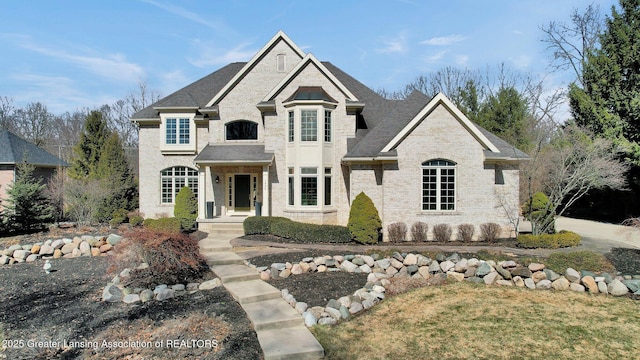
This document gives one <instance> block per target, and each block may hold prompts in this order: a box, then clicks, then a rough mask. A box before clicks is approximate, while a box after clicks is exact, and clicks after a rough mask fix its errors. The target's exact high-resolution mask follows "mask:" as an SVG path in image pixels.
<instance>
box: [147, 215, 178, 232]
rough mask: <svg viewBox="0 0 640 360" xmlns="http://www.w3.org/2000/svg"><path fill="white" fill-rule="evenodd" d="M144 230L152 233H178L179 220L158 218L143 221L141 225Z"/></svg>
mask: <svg viewBox="0 0 640 360" xmlns="http://www.w3.org/2000/svg"><path fill="white" fill-rule="evenodd" d="M142 224H143V225H144V227H145V228H147V229H149V230H152V231H164V232H170V233H178V232H180V219H178V218H174V217H173V218H160V219H145V220H144V222H143V223H142Z"/></svg>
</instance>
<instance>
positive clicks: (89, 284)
mask: <svg viewBox="0 0 640 360" xmlns="http://www.w3.org/2000/svg"><path fill="white" fill-rule="evenodd" d="M52 263H53V268H54V270H55V272H53V273H51V274H49V275H46V274H45V273H44V271H42V264H43V262H42V261H38V262H35V263H30V264H26V263H23V264H16V265H10V266H9V265H5V266H0V293H1V294H2V302H0V324H1V328H0V337H2V336H4V339H5V340H14V341H15V340H17V341H23V342H24V343H23V344H24V345H21V343H18V344H17V346H18V347H19V348H14V349H6V350H5V352H0V356H2V355H6V358H7V359H86V358H89V359H118V358H123V357H125V358H126V357H127V356H133V355H135V356H138V357H139V356H143V357H144V358H145V359H166V358H174V359H192V358H199V359H261V358H262V351H261V349H260V345H259V343H258V340H257V337H256V334H255V332H254V331H252V330H251V325H250V323H249V321H248V319H247V317H246V314H245V313H244V311H243V310H242V308H241V307H240V306H239V305H238V304H237V303H236V302H235V301H234V300H233V298H232V297H231V296H230V295H229V294H228V293H227V291H226V290H225V289H224V288H216V289H214V290H208V291H201V292H197V293H195V294H190V295H189V294H187V295H184V296H182V297H179V298H174V299H169V300H166V301H164V302H155V301H152V302H148V303H145V304H140V305H127V304H124V303H104V302H102V301H101V294H102V289H103V288H104V286H105V285H106V284H107V282H108V281H109V279H110V278H111V277H112V276H113V275H107V274H106V269H107V267H108V265H109V264H108V261H107V258H106V257H80V258H75V259H58V260H52ZM181 323H188V324H190V325H191V328H190V329H180V328H179V327H178V328H177V330H179V331H178V332H173V333H172V332H171V330H172V329H174V328H176V326H178V325H179V324H181ZM218 337H220V338H218ZM175 339H178V340H186V341H190V340H216V341H217V343H218V347H217V348H214V347H213V346H203V347H200V346H198V345H197V344H196V347H195V348H193V347H192V348H186V347H179V348H174V349H168V348H167V345H166V341H168V340H175ZM103 340H106V341H107V342H120V341H140V342H145V341H154V342H155V341H165V343H164V344H165V345H164V346H163V347H162V348H156V347H155V346H154V347H152V348H150V349H143V350H141V349H132V348H130V347H129V348H127V347H115V348H103V347H101V346H100V347H99V348H98V349H97V350H95V349H80V348H78V347H74V348H67V349H64V348H51V349H48V348H46V347H45V346H46V344H51V343H57V344H62V345H64V341H67V343H69V342H72V341H73V342H82V341H84V342H93V341H100V344H101V342H102V341H103ZM29 341H40V342H43V343H40V344H38V343H30V342H29ZM134 358H137V357H134Z"/></svg>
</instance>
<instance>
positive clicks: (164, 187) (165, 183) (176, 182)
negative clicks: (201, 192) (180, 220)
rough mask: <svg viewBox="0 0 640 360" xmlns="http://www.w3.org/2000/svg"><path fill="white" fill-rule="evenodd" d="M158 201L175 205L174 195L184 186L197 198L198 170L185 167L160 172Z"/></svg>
mask: <svg viewBox="0 0 640 360" xmlns="http://www.w3.org/2000/svg"><path fill="white" fill-rule="evenodd" d="M160 179H161V189H160V201H161V202H162V203H163V204H173V203H175V199H176V195H177V194H178V192H179V191H180V189H182V188H183V187H185V186H188V187H189V188H190V189H191V191H193V193H194V195H195V196H196V198H197V197H198V170H195V169H191V168H188V167H185V166H175V167H172V168H168V169H164V170H162V172H161V174H160Z"/></svg>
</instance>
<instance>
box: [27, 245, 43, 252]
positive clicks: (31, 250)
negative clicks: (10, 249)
mask: <svg viewBox="0 0 640 360" xmlns="http://www.w3.org/2000/svg"><path fill="white" fill-rule="evenodd" d="M41 248H42V245H40V244H34V245H32V246H31V248H30V249H29V252H30V253H32V254H39V253H40V249H41Z"/></svg>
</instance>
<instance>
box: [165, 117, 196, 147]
mask: <svg viewBox="0 0 640 360" xmlns="http://www.w3.org/2000/svg"><path fill="white" fill-rule="evenodd" d="M193 116H194V115H193V114H166V115H162V116H161V118H162V123H161V128H160V134H161V139H160V150H161V151H162V152H164V153H193V152H195V150H196V126H195V123H194V121H193Z"/></svg>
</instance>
